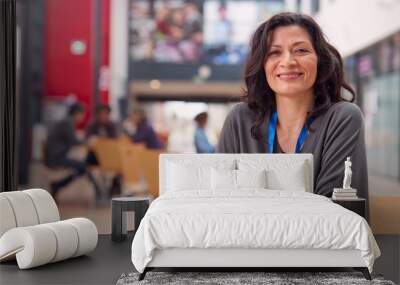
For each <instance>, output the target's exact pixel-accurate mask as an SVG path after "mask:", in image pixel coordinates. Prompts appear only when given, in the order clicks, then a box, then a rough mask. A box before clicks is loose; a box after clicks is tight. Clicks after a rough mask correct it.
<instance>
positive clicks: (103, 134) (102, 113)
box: [86, 104, 119, 165]
mask: <svg viewBox="0 0 400 285" xmlns="http://www.w3.org/2000/svg"><path fill="white" fill-rule="evenodd" d="M110 113H111V108H110V106H109V105H106V104H100V105H98V106H97V107H96V113H95V116H94V120H92V121H91V122H90V123H89V125H88V126H87V128H86V138H87V140H88V142H89V145H91V146H92V145H93V144H94V143H95V141H96V140H97V139H98V138H117V137H118V136H119V130H118V126H117V124H116V123H114V122H113V121H112V120H111V118H110ZM87 164H89V165H98V161H97V159H96V156H95V154H94V152H93V151H89V153H88V157H87Z"/></svg>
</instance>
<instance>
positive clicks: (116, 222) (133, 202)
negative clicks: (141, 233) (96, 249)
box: [111, 197, 150, 241]
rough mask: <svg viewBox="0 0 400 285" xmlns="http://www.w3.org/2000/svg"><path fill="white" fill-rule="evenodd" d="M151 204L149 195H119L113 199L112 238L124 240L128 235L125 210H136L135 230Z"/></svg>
mask: <svg viewBox="0 0 400 285" xmlns="http://www.w3.org/2000/svg"><path fill="white" fill-rule="evenodd" d="M149 205H150V198H149V197H117V198H112V200H111V212H112V227H111V230H112V231H111V239H112V240H113V241H123V240H125V239H126V237H127V225H126V215H125V212H129V211H133V212H135V232H136V230H137V228H138V227H139V224H140V221H141V220H142V218H143V217H144V215H145V214H146V211H147V209H148V208H149Z"/></svg>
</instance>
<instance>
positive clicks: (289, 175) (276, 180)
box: [267, 163, 308, 192]
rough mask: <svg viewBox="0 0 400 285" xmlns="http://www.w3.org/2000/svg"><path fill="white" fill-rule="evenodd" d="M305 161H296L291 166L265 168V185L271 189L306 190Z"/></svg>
mask: <svg viewBox="0 0 400 285" xmlns="http://www.w3.org/2000/svg"><path fill="white" fill-rule="evenodd" d="M306 173H307V172H306V167H305V163H297V164H294V165H292V167H291V168H288V169H285V170H284V171H282V170H280V169H269V170H267V181H268V183H267V186H268V189H273V190H290V191H304V192H305V191H306V189H307V188H308V187H307V179H306Z"/></svg>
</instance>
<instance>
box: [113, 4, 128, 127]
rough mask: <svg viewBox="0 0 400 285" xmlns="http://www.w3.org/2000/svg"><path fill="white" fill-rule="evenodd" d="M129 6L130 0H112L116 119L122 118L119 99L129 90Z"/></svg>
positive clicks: (114, 106) (114, 112) (114, 115)
mask: <svg viewBox="0 0 400 285" xmlns="http://www.w3.org/2000/svg"><path fill="white" fill-rule="evenodd" d="M128 6H129V5H128V0H111V21H110V25H111V28H110V31H111V35H110V39H111V43H110V59H111V62H110V65H111V66H110V70H111V72H110V87H111V88H110V105H111V108H112V118H113V119H114V120H116V119H120V113H119V106H118V101H119V98H121V97H123V96H124V95H126V92H127V90H126V88H127V87H126V86H127V80H128V62H129V58H128V11H129V10H128V8H129V7H128Z"/></svg>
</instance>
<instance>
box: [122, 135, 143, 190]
mask: <svg viewBox="0 0 400 285" xmlns="http://www.w3.org/2000/svg"><path fill="white" fill-rule="evenodd" d="M119 147H120V156H121V174H122V178H123V180H124V183H125V184H130V185H132V184H137V183H139V182H140V179H141V178H142V176H143V171H142V169H141V164H140V161H139V160H140V157H141V153H143V152H144V151H145V146H144V145H143V144H134V143H125V142H123V143H121V144H120V146H119Z"/></svg>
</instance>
